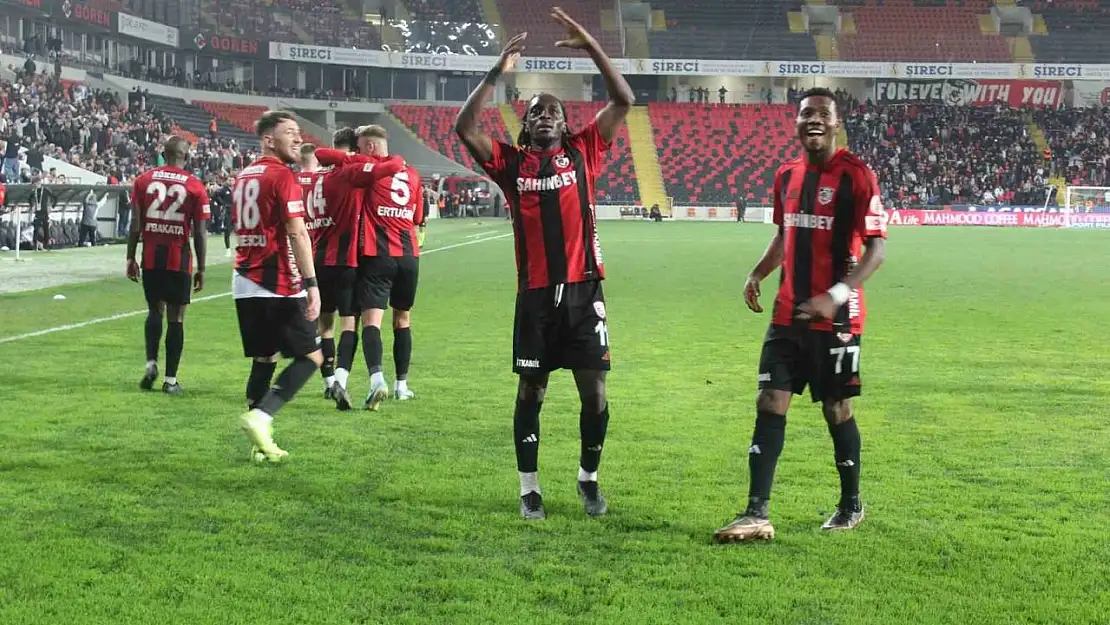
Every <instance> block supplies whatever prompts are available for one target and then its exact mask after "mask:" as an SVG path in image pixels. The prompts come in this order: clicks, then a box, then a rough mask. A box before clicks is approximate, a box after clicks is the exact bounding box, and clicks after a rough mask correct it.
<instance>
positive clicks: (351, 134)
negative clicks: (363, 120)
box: [331, 126, 358, 150]
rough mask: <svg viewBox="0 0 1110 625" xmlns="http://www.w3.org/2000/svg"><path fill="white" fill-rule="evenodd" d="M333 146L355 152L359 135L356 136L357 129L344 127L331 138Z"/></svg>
mask: <svg viewBox="0 0 1110 625" xmlns="http://www.w3.org/2000/svg"><path fill="white" fill-rule="evenodd" d="M331 144H332V146H333V147H335V148H336V149H342V148H346V149H348V150H353V149H354V148H355V146H356V145H358V135H356V134H355V129H354V128H351V127H350V126H344V127H342V128H340V129H339V130H336V131H335V133H334V134H333V135H332V136H331Z"/></svg>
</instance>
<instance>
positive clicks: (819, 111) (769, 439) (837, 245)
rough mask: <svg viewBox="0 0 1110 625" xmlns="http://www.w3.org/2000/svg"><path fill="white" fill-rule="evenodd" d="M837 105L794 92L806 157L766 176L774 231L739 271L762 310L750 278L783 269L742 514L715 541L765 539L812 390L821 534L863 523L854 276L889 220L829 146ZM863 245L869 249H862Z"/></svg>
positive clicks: (876, 258) (870, 179) (860, 277)
mask: <svg viewBox="0 0 1110 625" xmlns="http://www.w3.org/2000/svg"><path fill="white" fill-rule="evenodd" d="M839 126H840V117H839V107H838V106H837V103H836V97H835V95H834V94H833V93H832V92H831V91H829V90H828V89H811V90H809V91H807V92H806V93H805V94H803V97H802V100H801V102H800V104H799V110H798V118H797V132H798V140H799V141H800V142H801V144H802V147H803V148H804V151H805V154H804V155H803V156H802V157H799V158H797V159H795V160H793V161H791V162H789V163H787V164H785V165H783V166H782V167H780V168H779V170H778V172H777V173H776V174H775V185H774V222H775V224H776V225H777V226H778V231H777V232H776V233H775V235H774V237H773V238H772V239H771V243H770V244H769V245H768V246H767V250H766V251H765V252H764V253H763V257H762V258H761V259H760V260H759V263H758V264H756V266H755V268H754V269H752V271H751V273H750V274H749V275H748V281H747V285H746V286H745V290H744V298H745V300H746V301H747V304H748V307H749V308H750V309H752V311H754V312H757V313H760V312H763V308H762V307H761V306H760V304H759V295H760V292H759V284H760V282H762V281H763V279H764V278H766V277H767V276H768V275H770V273H771V272H772V271H774V270H775V269H778V268H779V267H780V266H781V267H782V272H781V280H780V282H779V289H778V294H777V295H776V296H775V303H774V310H773V312H772V317H771V326H770V328H769V329H768V331H767V336H766V339H765V340H764V343H763V354H762V355H761V357H760V362H759V396H758V399H757V400H756V410H757V416H756V422H755V433H754V434H753V435H752V444H751V447H750V448H749V450H748V467H749V469H750V471H751V483H750V488H749V491H748V505H747V509H746V510H745V511H744V512H742V513H740V514H739V515H738V516H737V517H736V519H735V520H734V521H733V522H732V523H730V524H728V525H727V526H725V527H723V528H721V529H719V530H717V533H716V534H715V538H716V540H717V541H719V542H742V541H747V540H770V539H771V538H773V537H774V528H773V527H772V526H771V524H770V522H769V521H768V520H767V502H768V500H769V499H770V496H771V483H772V480H773V477H774V473H775V465H776V463H777V461H778V456H779V453H780V452H781V451H782V446H783V439H784V435H785V430H786V411H787V409H788V408H789V407H790V399H791V396H792V395H800V394H802V392H803V391H805V388H806V386H807V385H808V386H809V389H810V395H811V397H812V399H813V401H814V402H818V401H819V402H821V403H822V411H823V413H824V416H825V420H826V421H827V423H828V427H829V434H830V435H832V439H833V448H834V457H835V459H836V469H837V472H838V473H839V475H840V502H839V504H838V505H837V511H836V513H835V514H833V515H832V517H831V518H830V519H829V520H828V521H826V522H825V524H824V526H823V529H826V530H846V529H852V528H853V527H855V526H856V525H858V524H859V523H860V521H862V520H863V504H862V503H861V502H860V497H859V474H860V435H859V428H858V427H857V426H856V421H855V419H854V418H853V415H852V398H853V397H856V396H858V395H859V394H860V386H861V385H860V338H861V335H862V334H863V323H864V317H865V314H866V311H865V308H864V299H863V283H864V282H865V281H866V280H867V279H868V278H869V277H870V276H871V274H873V273H874V272H875V271H876V270H877V269H878V268H879V266H880V265H881V264H882V262H883V258H884V256H885V253H886V215H885V214H884V212H883V207H882V202H881V200H880V194H879V185H878V181H877V180H876V179H875V174H874V172H872V171H871V169H870V168H869V167H868V166H867V165H866V164H865V163H864V162H863V161H861V160H860V159H859V158H858V157H857V156H855V155H854V154H852V153H851V152H849V151H848V150H846V149H843V148H840V149H838V148H837V146H836V133H837V129H838V127H839ZM865 248H866V251H863V250H864V249H865Z"/></svg>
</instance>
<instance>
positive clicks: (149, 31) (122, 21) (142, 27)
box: [116, 13, 181, 48]
mask: <svg viewBox="0 0 1110 625" xmlns="http://www.w3.org/2000/svg"><path fill="white" fill-rule="evenodd" d="M118 15H119V20H118V24H117V25H116V30H118V31H119V34H121V35H126V36H128V37H134V38H136V39H142V40H143V41H149V42H151V43H157V44H161V45H164V46H170V47H173V48H177V47H179V45H180V43H181V41H180V39H181V37H180V33H179V32H178V30H177V29H176V28H174V27H173V26H166V25H165V24H162V23H159V22H152V21H150V20H144V19H143V18H141V17H135V16H134V15H128V14H127V13H119V14H118Z"/></svg>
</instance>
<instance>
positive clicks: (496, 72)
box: [485, 67, 501, 86]
mask: <svg viewBox="0 0 1110 625" xmlns="http://www.w3.org/2000/svg"><path fill="white" fill-rule="evenodd" d="M498 78H501V68H500V67H494V68H493V69H491V70H490V71H488V72H486V77H485V82H486V84H487V85H493V86H497V79H498Z"/></svg>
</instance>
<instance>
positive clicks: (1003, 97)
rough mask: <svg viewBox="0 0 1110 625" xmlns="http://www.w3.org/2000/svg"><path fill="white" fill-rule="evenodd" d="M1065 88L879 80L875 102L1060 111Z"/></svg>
mask: <svg viewBox="0 0 1110 625" xmlns="http://www.w3.org/2000/svg"><path fill="white" fill-rule="evenodd" d="M1063 97H1064V85H1063V83H1062V82H1060V81H1055V80H991V79H981V80H961V79H953V80H877V81H875V101H876V102H881V103H886V104H913V103H924V102H928V103H934V104H950V105H952V106H966V105H978V106H986V105H992V104H1006V105H1009V106H1012V107H1014V108H1020V107H1033V108H1042V107H1046V106H1047V107H1056V106H1058V105H1059V104H1060V103H1061V102H1062V101H1063Z"/></svg>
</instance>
